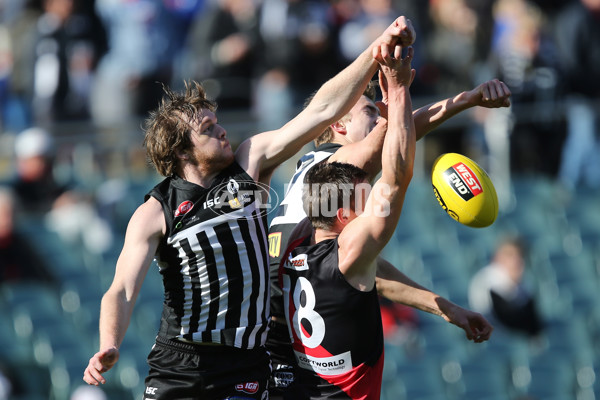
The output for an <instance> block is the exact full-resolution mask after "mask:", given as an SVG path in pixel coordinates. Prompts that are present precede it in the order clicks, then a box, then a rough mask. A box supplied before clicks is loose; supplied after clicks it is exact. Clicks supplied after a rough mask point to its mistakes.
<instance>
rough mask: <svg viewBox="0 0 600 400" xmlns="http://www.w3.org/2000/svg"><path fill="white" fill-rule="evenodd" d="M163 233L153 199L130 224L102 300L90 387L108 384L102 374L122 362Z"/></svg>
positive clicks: (90, 366)
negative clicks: (133, 316)
mask: <svg viewBox="0 0 600 400" xmlns="http://www.w3.org/2000/svg"><path fill="white" fill-rule="evenodd" d="M164 230H165V219H164V215H163V211H162V206H161V205H160V203H159V202H158V201H157V200H156V199H154V198H152V197H151V198H150V199H149V200H148V201H147V202H145V203H144V204H142V205H141V206H140V207H138V209H137V210H136V211H135V213H134V214H133V216H132V217H131V220H130V221H129V224H128V226H127V232H126V234H125V243H124V245H123V249H122V251H121V254H120V255H119V259H118V261H117V266H116V270H115V276H114V278H113V281H112V283H111V285H110V287H109V288H108V290H107V291H106V293H105V294H104V296H103V297H102V304H101V307H100V350H99V351H98V352H97V353H96V354H94V355H93V356H92V357H91V358H90V361H89V363H88V365H87V367H86V369H85V371H84V374H83V380H84V381H85V382H87V383H88V384H90V385H96V386H97V385H99V384H103V383H105V382H106V379H105V378H104V377H103V376H102V374H103V373H105V372H106V371H108V370H109V369H111V368H112V367H113V366H114V365H115V363H116V362H117V361H118V359H119V347H120V345H121V342H122V341H123V338H124V337H125V333H126V331H127V327H128V326H129V322H130V319H131V314H132V312H133V307H134V305H135V300H136V298H137V295H138V294H139V291H140V288H141V287H142V283H143V281H144V278H145V276H146V273H147V272H148V268H149V267H150V264H151V263H152V260H153V258H154V254H155V252H156V249H157V247H158V243H159V240H160V237H161V236H162V235H163V234H164Z"/></svg>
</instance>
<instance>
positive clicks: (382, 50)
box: [379, 44, 390, 61]
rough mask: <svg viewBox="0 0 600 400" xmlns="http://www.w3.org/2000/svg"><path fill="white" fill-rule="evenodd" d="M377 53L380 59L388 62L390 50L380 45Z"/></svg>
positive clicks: (384, 45)
mask: <svg viewBox="0 0 600 400" xmlns="http://www.w3.org/2000/svg"><path fill="white" fill-rule="evenodd" d="M379 52H380V54H381V58H382V59H383V60H384V61H385V60H389V58H390V49H389V47H388V46H387V45H386V44H382V45H381V46H379Z"/></svg>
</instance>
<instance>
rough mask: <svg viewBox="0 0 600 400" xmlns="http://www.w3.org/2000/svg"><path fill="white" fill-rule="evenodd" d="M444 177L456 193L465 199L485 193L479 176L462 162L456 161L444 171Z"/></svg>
mask: <svg viewBox="0 0 600 400" xmlns="http://www.w3.org/2000/svg"><path fill="white" fill-rule="evenodd" d="M444 178H445V179H446V182H447V183H448V184H449V185H450V187H451V188H452V189H453V190H454V191H455V192H456V194H458V195H459V196H460V197H462V199H463V200H465V201H469V200H471V199H472V198H473V197H475V196H477V195H478V194H481V193H483V188H482V187H481V183H480V182H479V180H478V179H477V176H476V175H475V174H474V173H473V171H471V169H470V168H469V167H467V166H466V165H465V164H464V163H462V162H460V163H456V164H454V165H453V166H451V167H450V168H448V169H447V170H446V171H444Z"/></svg>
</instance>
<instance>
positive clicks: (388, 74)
mask: <svg viewBox="0 0 600 400" xmlns="http://www.w3.org/2000/svg"><path fill="white" fill-rule="evenodd" d="M386 47H388V46H387V45H385V44H382V45H380V46H379V47H378V48H375V49H374V50H373V58H374V59H375V60H377V62H378V63H379V64H380V71H381V73H380V75H379V85H380V87H381V92H382V96H383V101H384V102H385V103H386V104H387V93H388V90H389V85H390V84H395V85H404V86H410V84H411V83H412V81H413V80H414V78H415V73H416V71H415V70H414V69H412V67H411V62H412V59H413V57H414V49H413V48H412V46H410V47H408V49H407V51H406V55H405V56H404V57H402V47H401V46H400V45H395V46H394V48H393V51H390V49H387V50H386Z"/></svg>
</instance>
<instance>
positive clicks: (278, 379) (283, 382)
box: [266, 321, 296, 400]
mask: <svg viewBox="0 0 600 400" xmlns="http://www.w3.org/2000/svg"><path fill="white" fill-rule="evenodd" d="M266 346H267V350H268V351H269V355H270V356H271V365H272V368H273V371H272V372H271V380H270V382H269V398H270V399H271V400H282V399H283V400H286V399H288V395H289V388H290V385H291V384H292V382H293V381H294V377H295V367H294V366H295V364H296V358H295V356H294V351H293V348H292V344H291V342H290V334H289V331H288V328H287V325H285V324H282V323H277V322H275V321H271V323H270V324H269V334H268V336H267V343H266Z"/></svg>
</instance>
